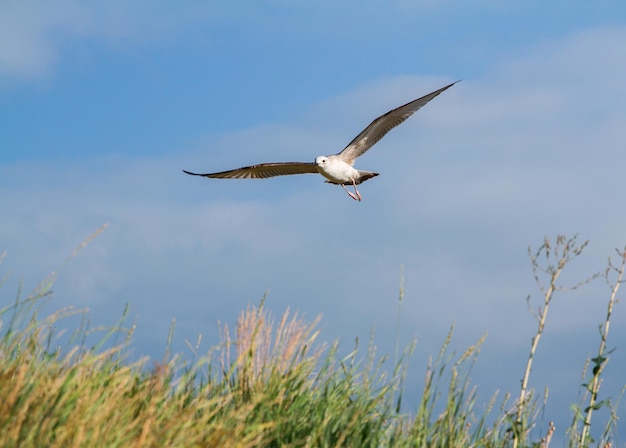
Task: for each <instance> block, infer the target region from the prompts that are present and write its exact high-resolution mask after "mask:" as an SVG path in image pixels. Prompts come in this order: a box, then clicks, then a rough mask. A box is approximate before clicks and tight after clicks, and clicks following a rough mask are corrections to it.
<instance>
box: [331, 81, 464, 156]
mask: <svg viewBox="0 0 626 448" xmlns="http://www.w3.org/2000/svg"><path fill="white" fill-rule="evenodd" d="M457 82H458V81H457ZM457 82H453V83H452V84H448V85H447V86H445V87H442V88H441V89H438V90H435V91H434V92H431V93H429V94H428V95H424V96H423V97H421V98H418V99H416V100H414V101H411V102H410V103H406V104H405V105H403V106H400V107H396V108H395V109H393V110H390V111H389V112H387V113H386V114H384V115H381V116H380V117H378V118H377V119H375V120H374V121H372V122H371V123H370V124H369V126H368V127H366V128H365V129H363V131H362V132H361V133H360V134H359V135H357V136H356V137H355V138H354V140H352V141H351V142H350V143H348V146H346V147H345V148H344V150H343V151H341V152H340V153H339V154H338V156H339V157H340V158H341V159H342V160H343V161H344V162H347V163H349V164H350V165H353V164H354V161H355V159H356V158H357V157H359V156H362V155H363V153H365V151H367V150H368V149H370V148H371V147H372V146H374V145H375V144H376V143H377V142H378V141H379V140H380V139H381V138H383V137H384V136H385V134H387V132H389V131H391V130H392V129H393V128H395V127H396V126H398V125H399V124H401V123H402V122H404V120H406V119H407V118H409V117H410V116H411V115H413V114H414V113H415V112H417V111H418V110H420V109H421V108H422V107H423V106H425V105H426V104H427V103H428V102H429V101H430V100H432V99H433V98H435V97H436V96H437V95H439V94H440V93H441V92H443V91H444V90H446V89H449V88H450V87H452V86H453V85H455V84H456V83H457Z"/></svg>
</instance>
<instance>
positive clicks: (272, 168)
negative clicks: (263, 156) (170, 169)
mask: <svg viewBox="0 0 626 448" xmlns="http://www.w3.org/2000/svg"><path fill="white" fill-rule="evenodd" d="M183 172H184V173H187V174H191V175H192V176H204V177H211V178H217V179H266V178H268V177H274V176H289V175H292V174H314V173H317V172H318V171H317V165H315V163H305V162H276V163H261V164H259V165H252V166H244V167H242V168H237V169H235V170H230V171H221V172H219V173H206V174H198V173H191V172H189V171H185V170H183Z"/></svg>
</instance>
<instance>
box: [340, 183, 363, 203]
mask: <svg viewBox="0 0 626 448" xmlns="http://www.w3.org/2000/svg"><path fill="white" fill-rule="evenodd" d="M339 185H341V188H343V190H344V191H345V192H346V193H348V196H350V197H351V198H352V199H354V200H355V201H360V200H361V198H360V196H361V195H359V197H356V196H355V195H353V194H352V192H351V191H348V189H347V188H346V186H345V185H344V184H339ZM357 194H358V191H357Z"/></svg>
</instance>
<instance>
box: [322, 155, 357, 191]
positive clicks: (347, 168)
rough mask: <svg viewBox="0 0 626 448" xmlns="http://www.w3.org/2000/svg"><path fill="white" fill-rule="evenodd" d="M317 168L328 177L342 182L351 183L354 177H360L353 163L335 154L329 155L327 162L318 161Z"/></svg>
mask: <svg viewBox="0 0 626 448" xmlns="http://www.w3.org/2000/svg"><path fill="white" fill-rule="evenodd" d="M317 170H318V171H319V173H320V174H321V175H322V176H324V177H325V178H326V179H329V180H331V181H333V182H337V183H341V184H346V183H351V182H352V179H355V180H357V179H358V178H359V172H358V171H357V170H355V169H354V168H353V167H352V165H350V164H349V163H346V162H344V161H343V160H340V159H338V158H335V157H333V156H328V158H327V162H326V163H318V164H317Z"/></svg>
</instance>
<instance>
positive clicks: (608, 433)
mask: <svg viewBox="0 0 626 448" xmlns="http://www.w3.org/2000/svg"><path fill="white" fill-rule="evenodd" d="M585 245H586V243H584V244H581V245H579V244H578V243H577V242H576V239H575V238H570V239H568V238H565V237H558V238H557V239H556V241H555V242H554V243H552V242H550V241H549V240H546V241H545V242H544V244H543V245H542V246H540V248H539V249H538V250H537V251H535V252H531V262H532V264H533V269H534V271H535V274H536V278H537V281H538V284H539V285H540V290H541V291H542V294H543V302H542V305H541V306H540V307H539V310H538V311H534V313H535V314H534V315H535V317H536V319H537V324H538V328H537V330H536V332H535V334H534V336H533V337H532V339H531V349H530V354H529V358H528V364H527V368H526V369H525V371H524V372H523V373H522V378H523V379H522V383H521V384H522V385H521V389H520V393H519V396H518V397H517V398H514V395H513V394H510V393H509V394H505V396H504V397H502V398H498V395H497V394H493V395H492V398H491V399H490V400H489V402H488V403H487V405H486V406H478V405H477V403H478V395H477V393H478V391H477V388H476V387H475V386H473V385H472V384H471V379H470V373H471V369H472V366H473V365H474V364H475V363H476V362H478V356H479V351H480V347H481V345H482V342H483V339H482V338H481V339H480V340H479V341H477V342H476V344H474V345H472V346H470V347H468V348H467V350H465V352H463V353H460V354H457V353H454V352H453V351H451V350H450V343H451V341H452V339H453V331H452V329H451V330H450V332H449V334H448V337H447V338H446V339H445V340H444V341H443V344H442V347H441V350H440V351H439V353H438V354H437V355H436V356H434V357H433V359H431V360H430V362H429V363H428V368H427V370H426V372H425V376H424V384H423V388H422V394H421V399H420V401H419V402H418V403H415V404H413V403H412V404H411V405H412V406H411V407H412V408H413V409H416V411H415V413H414V414H412V415H409V414H406V413H404V411H403V406H402V402H403V400H404V401H406V400H405V399H404V398H403V392H404V390H403V388H404V384H405V383H406V379H407V368H408V367H407V366H408V360H409V359H410V358H411V356H412V355H413V348H414V345H410V346H409V347H407V348H406V349H405V350H404V352H403V353H400V351H399V350H398V349H396V353H395V354H394V362H395V366H394V368H393V369H392V370H391V371H387V370H386V369H385V368H384V366H385V365H386V361H387V359H386V357H384V356H382V357H381V356H379V355H378V354H377V353H376V351H375V349H374V345H373V343H372V344H370V345H369V346H368V347H367V348H366V349H365V353H363V354H362V355H361V352H362V349H361V348H360V347H359V346H358V344H357V346H356V347H355V348H354V350H353V351H352V352H351V353H349V354H347V355H343V356H340V355H339V349H338V345H337V343H333V344H330V345H326V344H323V343H322V342H320V341H319V340H318V339H319V331H318V330H317V325H318V321H314V322H313V323H307V322H305V321H304V320H302V319H301V318H300V317H299V316H298V315H297V314H292V313H291V312H290V310H286V311H285V313H284V314H283V315H282V316H280V317H279V318H278V319H276V318H274V317H273V316H272V315H271V313H269V312H268V311H267V310H266V309H265V308H264V300H263V301H261V303H260V305H259V306H258V307H255V306H250V307H248V308H247V309H246V310H244V311H242V312H241V314H240V316H239V319H238V320H237V322H236V323H235V324H234V326H233V328H232V330H231V329H230V327H228V326H227V325H223V326H222V327H221V329H220V338H221V343H220V344H219V345H218V346H216V347H214V348H213V349H211V350H210V351H209V352H208V353H207V354H206V355H199V354H198V355H197V356H195V357H193V359H191V360H189V359H185V358H184V357H182V356H179V355H167V356H166V357H164V359H162V360H160V361H151V360H148V359H142V360H140V361H137V362H130V361H128V360H127V356H126V353H127V351H128V348H129V346H131V345H132V338H131V336H132V329H131V330H126V329H124V317H125V314H124V315H123V316H122V319H121V320H120V322H118V324H116V325H115V326H114V327H113V328H112V329H110V330H108V331H105V332H104V333H103V334H102V340H101V343H99V344H95V345H91V346H87V344H86V343H85V341H86V338H85V334H86V333H88V332H89V331H90V330H89V328H88V327H87V326H86V325H84V326H80V328H79V329H78V330H77V332H75V337H73V338H71V339H70V341H71V343H70V345H69V346H68V347H65V348H64V349H62V350H61V349H58V348H57V347H54V346H53V345H52V343H51V341H53V340H55V338H54V335H55V334H56V332H57V331H58V328H60V327H62V326H63V323H64V319H65V318H66V317H68V316H71V315H73V314H75V313H76V311H72V310H67V309H66V310H60V311H58V312H56V313H54V314H52V315H50V316H44V317H41V316H39V314H40V311H39V310H40V306H41V304H42V302H44V301H45V300H46V298H47V297H48V296H49V294H50V291H51V287H52V284H53V282H52V280H53V279H52V278H51V279H47V280H46V281H45V282H43V283H42V284H41V285H39V287H37V288H36V289H35V291H34V292H33V293H32V294H30V295H29V296H27V297H25V298H23V297H22V296H21V291H20V292H18V296H17V298H16V299H15V300H14V301H12V304H10V305H7V306H5V307H4V308H2V309H1V310H0V319H1V322H2V327H1V328H2V332H3V333H2V339H1V340H0V443H1V445H2V446H5V447H24V446H37V447H39V446H50V447H73V446H85V447H101V446H102V447H105V446H106V447H116V446H119V447H127V446H137V447H139V446H142V447H143V446H168V447H178V446H181V447H182V446H184V447H189V446H191V447H193V446H198V447H200V446H202V447H205V446H208V447H212V446H215V447H226V446H238V447H256V446H276V447H278V446H315V447H317V446H320V447H331V446H371V447H381V446H397V447H471V446H476V447H478V446H480V447H505V446H506V447H508V446H524V447H527V446H528V447H530V446H545V447H547V446H549V444H550V441H551V437H552V435H553V433H554V430H555V429H554V427H553V426H552V425H550V424H549V425H548V427H546V428H542V431H541V433H542V434H544V435H543V436H542V437H539V436H536V437H535V436H534V434H536V431H531V429H532V428H537V427H538V426H539V425H540V424H541V422H540V421H539V420H538V417H537V416H538V414H539V409H540V408H541V407H542V401H541V400H539V397H536V396H535V392H534V391H533V390H532V389H530V388H529V387H528V377H529V375H530V372H531V366H532V363H533V360H534V354H535V353H536V351H537V349H538V344H539V340H540V338H541V336H542V334H543V330H544V328H545V325H546V324H547V322H548V319H547V317H548V310H549V305H550V303H551V301H552V300H554V298H555V294H556V293H557V292H561V291H562V290H563V288H562V287H561V286H559V285H558V283H557V279H558V277H559V275H560V273H561V272H562V271H563V270H564V269H565V268H566V266H567V264H568V263H569V262H570V261H571V260H572V259H573V258H575V257H577V256H579V255H580V254H581V253H582V252H583V250H584V248H585ZM618 256H619V257H620V262H619V263H616V264H613V262H612V261H609V265H608V268H607V270H606V271H605V272H604V278H605V280H606V281H607V284H608V286H609V291H610V292H609V300H608V308H607V315H606V319H605V322H603V323H602V324H601V325H600V342H599V347H598V352H597V354H596V355H595V356H594V357H593V358H592V359H590V360H589V361H588V363H587V365H586V366H585V372H584V376H585V378H586V379H585V383H584V385H583V386H582V387H583V391H584V393H583V394H582V395H581V401H580V402H579V403H577V404H575V405H574V413H573V417H572V424H571V427H570V428H569V429H568V432H567V434H568V439H567V443H568V445H569V446H576V447H586V446H592V445H594V446H596V445H598V446H610V444H611V442H612V439H613V434H614V430H615V419H616V417H615V416H616V410H615V406H616V403H617V399H616V400H615V401H612V400H611V399H610V398H609V397H604V398H603V397H602V396H601V389H600V386H601V377H602V374H603V372H604V369H605V368H606V365H607V362H608V361H609V357H610V350H609V349H608V348H607V347H608V345H607V341H608V336H609V328H610V320H611V317H612V313H613V307H614V305H615V303H616V301H617V293H618V290H619V286H620V284H621V282H622V278H623V273H624V266H625V264H626V251H618ZM0 261H1V258H0ZM542 276H543V277H542ZM592 277H593V276H592ZM545 279H547V283H546V282H545ZM2 292H4V291H2ZM402 298H403V293H402V288H401V293H400V297H399V305H400V306H401V302H402ZM83 312H84V311H83ZM115 334H121V335H122V336H123V338H122V342H121V343H118V344H114V345H113V347H112V348H105V347H107V344H105V342H107V341H109V340H110V337H111V336H113V335H115ZM108 345H110V344H108ZM192 349H194V350H197V347H196V348H193V347H192ZM588 369H589V370H588ZM487 392H488V393H489V391H487ZM483 393H484V392H483ZM616 398H619V397H616ZM602 407H606V408H608V409H610V410H611V412H610V417H609V419H608V421H604V422H596V421H594V419H593V417H594V415H595V414H594V411H596V410H598V409H600V408H602ZM595 428H600V429H597V430H596V429H595ZM592 430H593V431H592ZM592 432H593V433H594V434H598V436H597V437H598V440H597V441H594V440H592V437H591V434H592Z"/></svg>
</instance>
